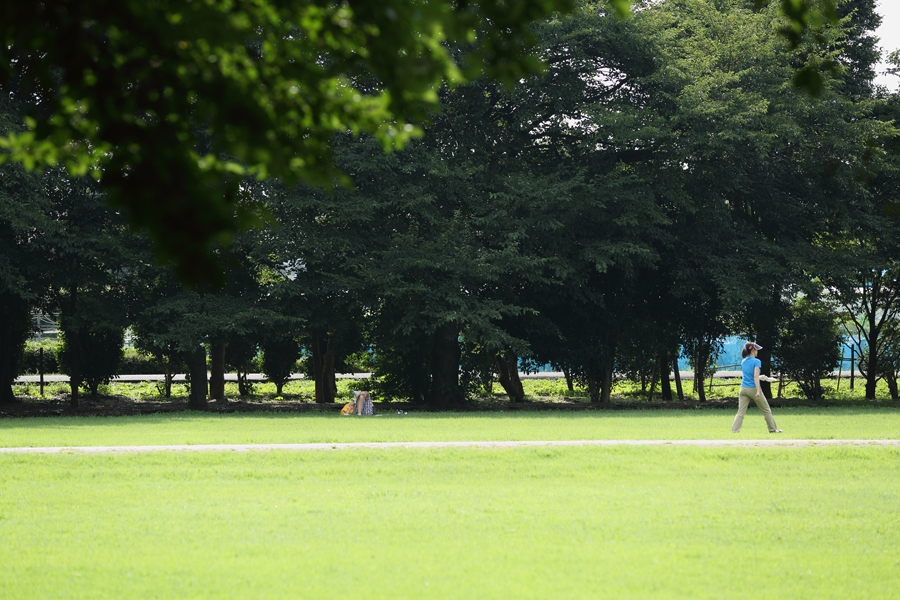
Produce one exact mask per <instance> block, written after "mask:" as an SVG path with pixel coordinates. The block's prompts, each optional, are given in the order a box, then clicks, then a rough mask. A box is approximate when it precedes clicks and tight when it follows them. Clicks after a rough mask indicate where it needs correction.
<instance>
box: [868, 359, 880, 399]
mask: <svg viewBox="0 0 900 600" xmlns="http://www.w3.org/2000/svg"><path fill="white" fill-rule="evenodd" d="M866 358H867V360H866V399H867V400H874V399H875V388H876V387H877V385H878V353H877V352H875V351H874V350H873V348H872V346H869V355H868V356H867V357H866Z"/></svg>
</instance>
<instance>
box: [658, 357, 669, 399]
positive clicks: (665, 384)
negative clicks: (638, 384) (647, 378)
mask: <svg viewBox="0 0 900 600" xmlns="http://www.w3.org/2000/svg"><path fill="white" fill-rule="evenodd" d="M658 362H659V384H660V391H661V392H662V399H663V400H664V401H665V402H671V401H672V384H671V383H670V382H669V354H668V353H667V352H663V353H662V354H660V355H659V361H658Z"/></svg>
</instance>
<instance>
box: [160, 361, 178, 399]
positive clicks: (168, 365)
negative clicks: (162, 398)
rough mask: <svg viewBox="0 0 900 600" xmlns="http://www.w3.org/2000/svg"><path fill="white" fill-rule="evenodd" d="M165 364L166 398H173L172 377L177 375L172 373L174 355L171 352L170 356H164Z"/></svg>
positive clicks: (164, 384)
mask: <svg viewBox="0 0 900 600" xmlns="http://www.w3.org/2000/svg"><path fill="white" fill-rule="evenodd" d="M163 364H164V365H165V369H166V375H165V382H164V383H163V386H164V387H165V390H166V398H171V397H172V378H173V377H174V376H175V375H174V373H172V355H171V354H170V355H169V356H166V357H163Z"/></svg>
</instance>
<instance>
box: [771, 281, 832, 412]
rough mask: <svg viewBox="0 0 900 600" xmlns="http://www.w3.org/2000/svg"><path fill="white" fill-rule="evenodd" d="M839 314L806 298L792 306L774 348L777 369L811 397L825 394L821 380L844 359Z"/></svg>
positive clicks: (820, 396)
mask: <svg viewBox="0 0 900 600" xmlns="http://www.w3.org/2000/svg"><path fill="white" fill-rule="evenodd" d="M841 341H842V339H841V336H840V334H839V333H838V322H837V314H836V313H835V312H834V310H832V309H831V308H830V307H828V306H827V305H825V304H823V303H821V302H818V301H815V300H810V299H807V298H804V299H800V300H799V301H797V302H796V303H795V304H794V306H793V307H792V308H791V315H790V317H789V318H788V322H787V325H786V327H785V329H784V330H783V331H782V332H781V344H780V345H779V346H778V347H776V348H775V351H776V352H775V353H773V363H774V366H775V368H776V369H778V370H779V371H781V373H783V374H784V375H786V376H787V377H789V378H790V379H793V380H795V381H796V382H797V385H798V386H799V387H800V390H801V391H802V392H803V394H804V395H805V396H806V397H807V398H808V399H810V400H818V399H820V398H822V396H823V390H822V384H821V379H822V378H823V377H825V376H827V375H828V374H829V373H830V372H831V371H832V370H833V369H834V368H835V366H836V365H837V364H838V361H839V360H840V358H841V355H840V344H841Z"/></svg>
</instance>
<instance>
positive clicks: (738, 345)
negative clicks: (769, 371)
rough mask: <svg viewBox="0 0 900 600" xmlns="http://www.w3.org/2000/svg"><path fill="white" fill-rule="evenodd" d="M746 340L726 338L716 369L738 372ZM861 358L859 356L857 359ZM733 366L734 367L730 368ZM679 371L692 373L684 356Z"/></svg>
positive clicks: (546, 367) (846, 349)
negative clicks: (723, 368)
mask: <svg viewBox="0 0 900 600" xmlns="http://www.w3.org/2000/svg"><path fill="white" fill-rule="evenodd" d="M745 342H746V340H745V339H744V338H741V337H737V336H730V337H727V338H725V343H724V344H723V347H722V353H721V354H720V355H719V358H718V359H717V360H716V367H718V368H720V369H721V368H722V367H725V370H726V371H738V370H740V367H736V366H734V365H740V364H741V349H742V348H743V347H744V343H745ZM852 346H853V342H851V341H850V340H849V339H848V338H845V339H844V347H843V348H842V350H843V352H844V358H845V359H847V360H849V359H850V348H851V347H852ZM858 358H859V357H858V356H857V359H858ZM728 365H732V366H730V367H729V366H728ZM841 368H842V369H844V370H849V369H850V364H849V363H847V362H845V363H844V364H843V365H842V366H841ZM552 370H553V369H552V367H551V366H550V365H544V366H543V367H541V368H540V369H538V372H539V373H546V372H550V371H552ZM678 370H679V371H691V370H692V369H691V367H690V365H688V359H687V357H686V356H682V357H680V358H679V359H678Z"/></svg>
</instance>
